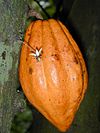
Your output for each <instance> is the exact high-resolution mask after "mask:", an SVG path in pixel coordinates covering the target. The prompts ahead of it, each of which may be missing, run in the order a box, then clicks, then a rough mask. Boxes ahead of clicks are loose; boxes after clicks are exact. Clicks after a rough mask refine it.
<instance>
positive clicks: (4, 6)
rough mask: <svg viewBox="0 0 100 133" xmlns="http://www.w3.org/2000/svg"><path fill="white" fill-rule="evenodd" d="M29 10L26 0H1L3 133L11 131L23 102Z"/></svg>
mask: <svg viewBox="0 0 100 133" xmlns="http://www.w3.org/2000/svg"><path fill="white" fill-rule="evenodd" d="M26 12H27V5H26V0H0V133H10V128H11V123H12V119H13V116H14V115H15V113H16V112H17V111H19V109H20V108H21V107H22V104H23V100H22V99H23V98H22V96H21V95H20V94H17V91H16V89H17V87H19V81H18V62H19V52H20V48H21V42H20V36H21V33H23V31H24V30H23V29H25V18H26V17H25V16H26V15H25V14H26Z"/></svg>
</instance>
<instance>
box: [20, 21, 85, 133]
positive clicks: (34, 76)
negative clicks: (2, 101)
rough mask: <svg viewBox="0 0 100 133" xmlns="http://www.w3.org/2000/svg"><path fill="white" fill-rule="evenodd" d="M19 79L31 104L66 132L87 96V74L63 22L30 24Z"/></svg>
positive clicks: (82, 60)
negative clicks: (85, 95)
mask: <svg viewBox="0 0 100 133" xmlns="http://www.w3.org/2000/svg"><path fill="white" fill-rule="evenodd" d="M19 79H20V83H21V86H22V89H23V91H24V93H25V95H26V97H27V98H28V100H29V101H30V103H31V104H32V105H33V106H35V107H36V108H37V109H38V110H39V111H40V112H41V113H42V114H43V115H44V116H45V117H46V118H47V119H48V120H49V121H50V122H51V123H52V124H53V125H55V126H56V127H57V128H58V129H59V130H60V131H62V132H63V131H66V130H67V129H68V128H69V127H70V125H71V123H72V121H73V119H74V116H75V113H76V111H77V109H78V108H79V105H80V103H81V101H82V99H83V97H84V94H85V91H86V88H87V82H88V75H87V70H86V66H85V62H84V59H83V57H82V54H81V52H80V50H79V48H78V46H77V44H76V43H75V41H74V40H73V38H72V36H71V35H70V33H69V31H68V30H67V28H66V27H65V26H64V25H63V24H62V23H61V22H60V21H58V20H54V19H49V20H37V21H35V22H32V23H31V24H30V25H29V27H28V29H27V31H26V35H25V39H24V43H23V45H22V50H21V57H20V65H19Z"/></svg>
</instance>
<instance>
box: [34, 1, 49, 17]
mask: <svg viewBox="0 0 100 133" xmlns="http://www.w3.org/2000/svg"><path fill="white" fill-rule="evenodd" d="M34 1H35V2H36V3H37V4H38V5H39V6H40V8H41V9H42V11H43V12H44V13H45V15H46V16H47V17H48V18H51V17H50V15H49V14H48V13H47V12H46V11H45V9H44V8H43V7H42V6H41V5H40V3H39V2H38V1H37V0H34Z"/></svg>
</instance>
